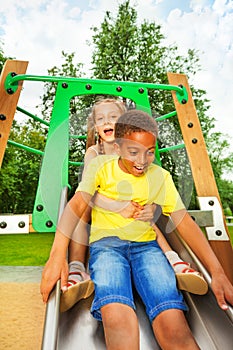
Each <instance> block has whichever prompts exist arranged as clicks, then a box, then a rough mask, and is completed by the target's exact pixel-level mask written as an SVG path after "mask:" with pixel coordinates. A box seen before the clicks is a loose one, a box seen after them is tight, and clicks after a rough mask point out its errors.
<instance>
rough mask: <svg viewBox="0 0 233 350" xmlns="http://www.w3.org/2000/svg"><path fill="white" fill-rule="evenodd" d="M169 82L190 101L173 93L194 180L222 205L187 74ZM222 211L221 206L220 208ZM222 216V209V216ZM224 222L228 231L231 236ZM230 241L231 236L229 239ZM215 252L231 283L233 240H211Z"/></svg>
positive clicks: (203, 192) (203, 193)
mask: <svg viewBox="0 0 233 350" xmlns="http://www.w3.org/2000/svg"><path fill="white" fill-rule="evenodd" d="M168 81H169V84H171V85H176V86H177V85H183V86H184V87H185V88H186V89H187V92H188V101H187V103H185V104H181V103H180V102H179V101H178V100H177V97H176V93H175V92H173V93H172V95H173V99H174V103H175V107H176V111H177V117H178V120H179V123H180V127H181V131H182V134H183V140H184V143H185V146H186V151H187V154H188V157H189V161H190V166H191V169H192V174H193V179H194V183H195V187H196V191H197V195H198V196H199V197H216V198H217V199H218V201H219V203H220V205H221V200H220V196H219V192H218V188H217V185H216V181H215V178H214V174H213V169H212V166H211V163H210V159H209V156H208V152H207V148H206V144H205V140H204V137H203V134H202V130H201V125H200V122H199V119H198V116H197V112H196V108H195V105H194V101H193V98H192V93H191V90H190V87H189V84H188V80H187V77H186V76H185V75H184V74H175V73H168ZM221 210H222V207H221ZM221 214H222V215H223V210H222V213H221ZM223 221H224V226H225V230H226V232H227V234H228V236H229V233H228V229H227V226H226V224H225V220H223ZM227 238H228V237H227ZM209 243H210V245H211V247H212V249H213V251H214V252H215V254H216V256H217V257H218V259H219V261H220V263H221V265H222V266H223V268H224V271H225V273H226V275H227V276H228V278H229V279H230V281H231V283H233V269H232V266H233V251H232V246H231V243H230V240H229V239H228V240H221V238H220V239H216V240H210V241H209Z"/></svg>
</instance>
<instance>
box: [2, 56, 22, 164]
mask: <svg viewBox="0 0 233 350" xmlns="http://www.w3.org/2000/svg"><path fill="white" fill-rule="evenodd" d="M27 66H28V62H27V61H16V60H7V61H6V62H5V64H4V67H3V69H2V72H1V76H0V167H1V165H2V161H3V157H4V153H5V149H6V145H7V141H8V138H9V134H10V130H11V126H12V122H13V119H14V115H15V111H16V107H17V103H18V100H19V96H20V92H21V89H22V85H23V82H19V84H18V89H17V91H16V92H15V93H14V94H12V95H10V94H8V93H7V92H6V90H5V88H4V83H5V79H6V76H7V75H8V74H9V73H12V72H14V73H16V74H25V73H26V70H27Z"/></svg>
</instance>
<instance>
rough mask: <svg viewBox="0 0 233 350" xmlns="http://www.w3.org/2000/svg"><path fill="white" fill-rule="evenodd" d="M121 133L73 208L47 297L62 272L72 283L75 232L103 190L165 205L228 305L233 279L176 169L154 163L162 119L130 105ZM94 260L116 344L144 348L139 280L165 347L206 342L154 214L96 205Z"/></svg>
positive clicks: (54, 256) (103, 313) (99, 315)
mask: <svg viewBox="0 0 233 350" xmlns="http://www.w3.org/2000/svg"><path fill="white" fill-rule="evenodd" d="M115 139H116V146H115V147H116V152H117V154H118V156H115V157H114V156H99V157H97V158H95V159H94V160H93V161H92V162H91V163H90V164H89V166H88V168H87V171H86V175H85V178H84V179H83V181H82V182H81V183H80V185H79V187H78V189H77V192H76V194H75V195H74V197H73V198H72V199H71V200H70V202H69V203H68V205H67V206H66V208H65V211H64V214H63V215H62V218H61V220H60V222H59V224H58V229H57V233H56V236H55V240H54V244H53V247H52V251H51V255H50V259H49V261H48V262H47V264H46V267H45V269H44V272H43V275H42V283H41V292H42V295H43V300H44V301H47V298H48V294H49V292H50V291H51V289H52V287H53V286H54V284H55V283H56V281H57V280H58V279H59V278H61V284H62V286H64V285H65V281H66V279H67V274H68V272H67V263H66V249H67V246H68V243H69V232H71V231H75V226H76V224H77V223H78V221H79V219H78V218H81V217H82V215H83V213H84V212H85V209H86V208H87V206H88V204H89V203H90V201H91V199H92V197H93V196H94V194H95V192H96V191H98V192H99V193H101V194H103V195H104V196H106V197H109V198H111V199H115V200H122V201H124V200H127V201H129V200H132V201H134V202H137V203H139V204H140V205H145V204H151V203H156V204H158V205H160V206H161V208H162V211H163V214H165V215H167V216H170V217H171V219H172V220H173V222H174V224H175V225H176V228H177V230H178V231H179V233H180V235H181V236H182V237H183V239H184V240H185V241H186V243H187V244H189V245H190V247H191V248H192V250H193V251H194V253H196V254H197V256H198V257H199V259H200V260H201V261H202V262H203V264H204V265H205V266H206V268H207V269H208V271H209V272H210V274H211V276H212V281H213V282H212V287H213V291H214V293H215V295H216V298H217V301H218V303H219V306H220V307H221V308H222V309H226V308H227V304H226V300H227V301H228V302H229V303H231V304H232V303H233V287H232V286H231V284H230V282H229V281H228V279H227V277H226V276H225V274H224V271H223V269H222V268H221V266H220V264H219V262H218V260H217V258H216V257H215V255H214V253H213V252H212V250H211V248H210V246H209V244H208V242H207V240H206V239H205V237H204V235H203V234H202V232H201V230H200V229H199V227H198V226H197V225H196V224H195V222H194V221H193V220H192V219H191V217H190V216H189V214H188V213H187V212H186V210H185V207H184V205H183V203H182V200H181V198H180V196H179V194H178V192H177V190H176V188H175V186H174V183H173V181H172V178H171V176H170V174H169V173H168V172H167V171H166V170H164V169H162V168H161V167H159V166H158V165H155V164H153V160H154V147H155V143H156V140H157V124H156V122H155V121H154V120H153V118H151V117H150V116H149V115H148V114H146V113H144V112H142V111H138V110H131V111H128V112H126V113H125V114H123V115H122V116H121V117H120V118H119V119H118V121H117V123H116V126H115ZM89 264H90V265H89V268H90V273H91V278H92V280H93V282H94V284H95V297H94V301H93V304H92V308H91V312H92V314H93V316H94V317H95V318H96V319H98V320H102V321H103V326H104V332H105V339H106V345H107V348H108V349H110V350H116V349H121V350H124V349H127V350H128V349H135V350H136V349H138V348H139V328H138V320H137V317H136V313H135V304H134V298H133V285H134V286H135V288H136V290H137V292H138V294H139V295H140V297H141V299H142V301H143V303H144V305H145V309H146V313H147V315H148V318H149V320H150V322H151V325H152V329H153V332H154V335H155V337H156V339H157V341H158V343H159V344H160V346H161V348H162V349H173V350H175V349H199V347H198V345H197V343H196V342H195V339H194V338H193V336H192V334H191V331H190V329H189V326H188V324H187V322H186V319H185V317H184V313H183V311H184V310H186V309H187V308H186V305H185V303H184V301H183V297H182V294H181V293H180V292H179V291H178V290H177V288H176V279H175V275H174V271H173V269H172V267H171V265H170V264H169V263H168V261H167V259H166V258H165V256H164V254H163V253H162V251H161V249H160V247H159V245H158V244H157V242H156V233H155V231H154V230H153V228H152V227H151V223H150V222H142V221H137V220H135V219H132V218H124V217H122V216H121V215H120V214H118V213H115V212H111V211H108V210H105V209H102V208H99V207H97V206H94V207H93V209H92V225H91V233H90V260H89Z"/></svg>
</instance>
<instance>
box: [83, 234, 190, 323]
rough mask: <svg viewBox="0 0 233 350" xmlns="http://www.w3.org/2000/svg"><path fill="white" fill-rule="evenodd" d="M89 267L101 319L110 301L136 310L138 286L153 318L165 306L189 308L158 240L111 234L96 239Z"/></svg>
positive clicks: (94, 310) (95, 313)
mask: <svg viewBox="0 0 233 350" xmlns="http://www.w3.org/2000/svg"><path fill="white" fill-rule="evenodd" d="M89 269H90V274H91V279H92V280H93V282H94V284H95V296H94V300H93V303H92V307H91V313H92V315H93V316H94V317H95V318H96V319H97V320H99V321H101V320H102V318H101V307H103V306H104V305H107V304H110V303H121V304H125V305H128V306H130V307H132V308H133V309H134V310H135V309H136V307H135V303H134V297H133V289H134V287H135V289H136V291H137V292H138V294H139V296H140V297H141V299H142V302H143V303H144V305H145V309H146V313H147V315H148V317H149V320H150V322H152V321H153V320H154V318H155V317H156V316H158V315H159V314H160V313H161V312H162V311H165V310H169V309H179V310H183V311H186V310H187V306H186V304H185V302H184V300H183V296H182V294H181V292H180V291H178V290H177V287H176V278H175V274H174V270H173V268H172V267H171V265H170V264H169V262H168V260H167V258H166V256H165V255H164V254H163V252H162V250H161V248H160V247H159V245H158V243H157V242H156V241H155V240H153V241H150V242H130V241H123V240H120V239H119V238H118V237H108V238H103V239H101V240H99V241H96V242H94V243H92V244H91V245H90V259H89ZM133 286H134V287H133Z"/></svg>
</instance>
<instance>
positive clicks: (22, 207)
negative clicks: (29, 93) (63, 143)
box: [0, 121, 45, 214]
mask: <svg viewBox="0 0 233 350" xmlns="http://www.w3.org/2000/svg"><path fill="white" fill-rule="evenodd" d="M10 139H11V140H14V141H15V142H18V143H20V144H23V145H25V146H30V147H32V148H35V149H39V150H41V151H43V149H44V145H45V130H43V129H42V128H41V127H39V125H38V123H35V122H28V123H27V124H25V125H19V124H17V123H16V121H14V122H13V127H12V130H11V134H10ZM40 163H41V156H39V155H36V154H33V153H29V152H27V151H25V150H22V149H20V148H16V147H13V146H11V145H8V146H7V149H6V152H5V156H4V161H3V164H2V169H1V172H0V183H1V187H0V208H1V213H14V214H16V213H31V212H32V209H33V205H34V197H35V192H36V188H37V182H38V177H39V169H40Z"/></svg>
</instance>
